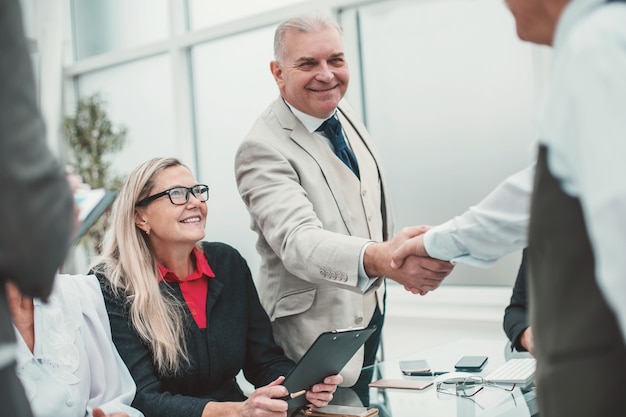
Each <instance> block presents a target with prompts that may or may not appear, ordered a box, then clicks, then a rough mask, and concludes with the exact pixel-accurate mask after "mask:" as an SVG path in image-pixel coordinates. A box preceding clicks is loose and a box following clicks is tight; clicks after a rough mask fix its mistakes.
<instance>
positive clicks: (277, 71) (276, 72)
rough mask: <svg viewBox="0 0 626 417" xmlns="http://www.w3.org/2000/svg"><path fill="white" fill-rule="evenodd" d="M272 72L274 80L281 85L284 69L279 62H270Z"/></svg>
mask: <svg viewBox="0 0 626 417" xmlns="http://www.w3.org/2000/svg"><path fill="white" fill-rule="evenodd" d="M270 71H271V72H272V75H273V76H274V80H276V82H277V83H279V84H280V83H282V82H283V69H282V67H281V66H280V64H279V63H278V61H271V62H270Z"/></svg>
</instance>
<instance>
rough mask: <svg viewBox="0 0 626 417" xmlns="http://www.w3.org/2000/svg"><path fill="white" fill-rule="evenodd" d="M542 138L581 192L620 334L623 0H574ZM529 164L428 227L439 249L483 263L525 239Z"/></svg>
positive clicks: (625, 78)
mask: <svg viewBox="0 0 626 417" xmlns="http://www.w3.org/2000/svg"><path fill="white" fill-rule="evenodd" d="M553 46H554V53H553V63H552V74H551V78H550V85H549V87H548V91H547V96H546V100H545V101H544V105H543V106H542V109H541V111H540V113H539V118H538V132H539V142H540V143H542V144H544V145H546V146H547V147H548V148H549V153H548V157H549V159H548V165H549V167H550V171H551V172H552V174H553V175H554V176H555V177H556V178H558V179H559V180H560V181H561V185H562V187H563V189H564V191H565V192H566V193H567V194H569V195H571V196H573V197H576V198H578V199H579V200H580V203H581V205H582V209H583V213H584V215H585V222H586V226H587V232H588V233H589V237H590V239H591V244H592V247H593V252H594V257H595V261H596V277H597V280H598V285H599V287H600V290H601V291H602V293H603V294H604V296H605V298H606V300H607V302H608V304H609V306H610V307H611V308H612V309H613V311H614V312H615V314H616V317H617V319H618V322H619V324H620V326H621V330H622V336H623V337H624V340H626V256H624V251H625V250H626V115H625V110H626V4H624V3H622V2H617V3H610V4H606V3H605V1H604V0H572V1H571V2H570V3H569V4H568V6H566V8H565V10H564V12H563V14H562V16H561V18H560V20H559V23H558V26H557V29H556V33H555V38H554V45H553ZM532 177H533V173H532V172H530V173H529V172H526V173H524V172H522V173H518V174H516V175H514V176H513V177H510V178H509V179H508V180H506V181H505V182H504V183H503V184H502V185H501V186H499V187H498V188H497V189H496V190H494V191H493V192H492V193H491V194H490V195H489V196H488V197H487V198H485V199H484V200H483V201H481V202H480V203H478V204H477V205H476V206H474V207H472V208H471V209H470V210H469V211H468V212H466V213H464V214H463V215H461V216H458V217H456V218H454V219H452V220H450V221H449V222H447V223H444V224H443V225H440V226H438V227H435V228H434V229H432V230H431V231H429V232H427V233H426V235H425V237H424V244H425V247H426V250H427V252H428V253H429V254H430V255H431V256H433V257H436V258H440V259H446V260H453V261H458V262H465V263H469V264H473V265H489V264H490V263H492V262H493V261H495V260H497V259H498V258H499V257H501V256H502V255H504V254H506V253H509V252H511V251H513V250H516V249H520V248H522V247H523V246H525V245H526V233H527V225H528V211H527V210H528V208H529V200H530V195H531V190H532Z"/></svg>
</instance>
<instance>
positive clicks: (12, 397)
mask: <svg viewBox="0 0 626 417" xmlns="http://www.w3.org/2000/svg"><path fill="white" fill-rule="evenodd" d="M0 387H2V388H1V389H0V404H1V407H2V411H1V412H0V414H2V415H3V416H11V417H32V416H33V414H32V413H31V411H30V405H29V404H28V400H27V399H26V393H25V392H24V387H22V383H21V382H20V380H19V379H18V378H17V375H16V374H15V363H12V364H10V365H7V366H5V367H3V368H0Z"/></svg>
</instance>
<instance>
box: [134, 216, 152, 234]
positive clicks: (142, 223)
mask: <svg viewBox="0 0 626 417" xmlns="http://www.w3.org/2000/svg"><path fill="white" fill-rule="evenodd" d="M135 226H137V227H138V228H139V229H141V230H143V231H144V232H146V235H149V234H150V226H149V225H148V221H147V220H146V218H145V217H144V216H143V215H142V214H141V213H140V212H139V210H135Z"/></svg>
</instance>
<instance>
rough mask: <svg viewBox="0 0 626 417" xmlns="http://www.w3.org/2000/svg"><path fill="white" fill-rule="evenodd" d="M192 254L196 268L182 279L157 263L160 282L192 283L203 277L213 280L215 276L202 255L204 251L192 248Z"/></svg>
mask: <svg viewBox="0 0 626 417" xmlns="http://www.w3.org/2000/svg"><path fill="white" fill-rule="evenodd" d="M193 254H194V257H195V259H196V268H195V269H194V271H193V272H192V273H191V274H189V276H187V277H185V278H184V279H180V278H179V277H178V276H177V275H176V274H175V273H174V272H173V271H171V270H169V269H167V268H166V267H165V266H163V265H161V264H159V263H158V264H157V266H158V267H159V272H160V273H161V279H160V280H161V281H167V282H180V281H193V280H194V279H199V278H202V277H203V276H205V275H206V276H207V277H209V278H215V274H214V273H213V270H212V269H211V267H210V266H209V261H208V260H207V258H206V256H205V255H204V251H201V250H199V249H198V248H194V249H193Z"/></svg>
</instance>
